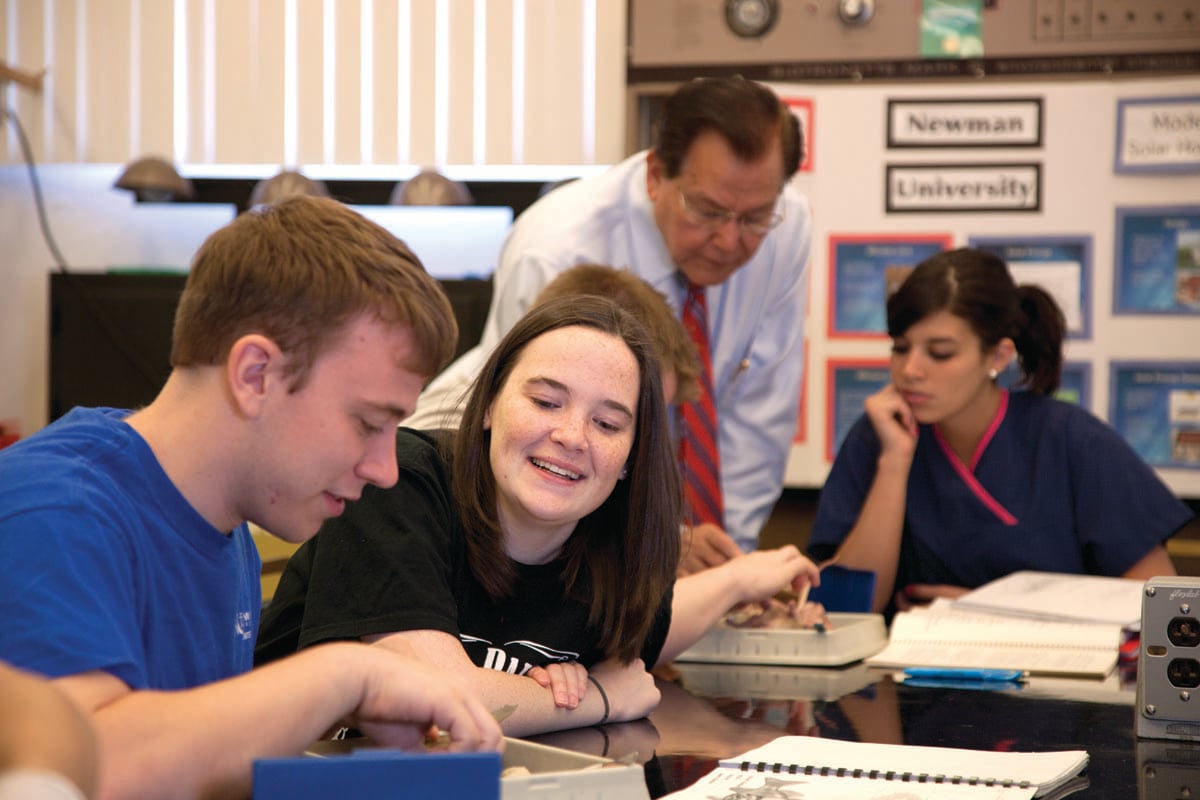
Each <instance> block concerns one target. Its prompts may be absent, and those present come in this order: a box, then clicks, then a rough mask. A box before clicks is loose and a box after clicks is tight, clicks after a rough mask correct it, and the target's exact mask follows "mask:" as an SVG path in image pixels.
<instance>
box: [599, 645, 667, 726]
mask: <svg viewBox="0 0 1200 800" xmlns="http://www.w3.org/2000/svg"><path fill="white" fill-rule="evenodd" d="M590 675H591V676H592V678H593V679H594V680H595V681H596V682H597V683H599V684H600V685H601V686H603V687H604V694H605V695H606V696H607V697H608V719H607V720H605V721H606V722H628V721H629V720H632V719H641V718H642V717H645V716H646V715H647V714H649V713H650V712H651V711H653V710H654V708H655V706H657V705H658V701H659V700H660V699H661V697H662V695H661V693H660V692H659V690H658V687H657V686H656V685H655V684H654V676H653V675H651V674H650V673H649V672H647V671H646V664H645V663H644V662H643V661H642V660H641V659H640V658H635V659H634V660H633V661H631V662H629V663H628V664H621V663H620V662H618V661H613V660H609V661H601V662H600V663H599V664H596V665H594V666H593V667H592V669H591V672H590Z"/></svg>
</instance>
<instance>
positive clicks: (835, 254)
mask: <svg viewBox="0 0 1200 800" xmlns="http://www.w3.org/2000/svg"><path fill="white" fill-rule="evenodd" d="M952 241H953V239H952V237H951V236H950V235H949V234H929V235H912V236H909V235H896V236H891V235H887V234H882V235H878V236H874V235H871V236H868V235H841V236H839V235H833V236H830V237H829V265H830V268H829V279H830V282H831V286H830V290H829V302H830V304H831V308H830V310H829V336H830V337H831V338H833V337H837V336H847V337H855V336H857V337H883V336H886V335H887V309H886V305H887V298H888V297H889V296H890V295H891V293H892V292H893V291H895V289H896V287H897V286H899V285H900V283H902V282H903V280H904V278H905V277H907V276H908V273H909V272H911V271H912V268H913V267H915V266H916V265H917V264H918V263H920V262H921V261H923V260H925V259H926V258H929V257H930V256H932V255H936V254H937V253H940V252H942V251H943V250H946V249H948V248H949V247H950V246H951V242H952Z"/></svg>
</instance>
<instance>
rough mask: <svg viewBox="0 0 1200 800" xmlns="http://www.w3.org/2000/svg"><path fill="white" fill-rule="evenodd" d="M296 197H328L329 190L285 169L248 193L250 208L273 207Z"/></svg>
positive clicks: (260, 182) (318, 182)
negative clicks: (281, 201) (284, 200)
mask: <svg viewBox="0 0 1200 800" xmlns="http://www.w3.org/2000/svg"><path fill="white" fill-rule="evenodd" d="M296 195H311V196H313V197H329V189H328V188H327V187H326V186H325V183H324V182H323V181H315V180H313V179H312V178H306V177H305V176H303V175H301V174H300V173H299V172H297V171H295V170H291V169H285V170H284V171H282V172H280V173H279V174H278V175H276V176H275V177H274V178H265V179H263V180H261V181H259V182H258V183H257V184H255V186H254V191H252V192H251V193H250V207H251V208H253V207H254V206H263V205H267V206H269V205H274V204H275V203H278V202H279V201H280V200H283V199H285V198H288V197H295V196H296Z"/></svg>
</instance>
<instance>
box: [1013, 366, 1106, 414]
mask: <svg viewBox="0 0 1200 800" xmlns="http://www.w3.org/2000/svg"><path fill="white" fill-rule="evenodd" d="M1020 377H1021V373H1020V370H1019V369H1018V368H1017V365H1016V362H1015V361H1014V362H1013V363H1012V364H1010V365H1009V367H1008V369H1006V370H1004V372H1001V373H1000V375H999V377H998V378H997V379H996V382H997V383H998V384H999V385H1000V386H1003V387H1004V388H1005V389H1009V390H1012V391H1021V389H1020V388H1019V387H1017V386H1016V383H1017V380H1018V379H1019V378H1020ZM1054 396H1055V397H1056V398H1058V399H1059V400H1063V401H1065V402H1067V403H1074V404H1075V405H1077V406H1082V407H1083V408H1086V409H1088V410H1089V411H1092V410H1094V407H1093V404H1092V365H1091V362H1088V361H1068V362H1066V363H1064V364H1063V367H1062V376H1061V378H1060V379H1059V383H1058V391H1056V392H1055V393H1054Z"/></svg>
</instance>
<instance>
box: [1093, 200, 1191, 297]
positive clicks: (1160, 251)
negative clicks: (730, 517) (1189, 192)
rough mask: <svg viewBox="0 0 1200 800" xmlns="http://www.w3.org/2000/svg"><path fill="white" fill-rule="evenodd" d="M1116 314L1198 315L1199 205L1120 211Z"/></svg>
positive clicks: (1115, 287) (1119, 209) (1117, 225)
mask: <svg viewBox="0 0 1200 800" xmlns="http://www.w3.org/2000/svg"><path fill="white" fill-rule="evenodd" d="M1114 263H1115V265H1116V273H1117V274H1116V276H1115V277H1116V280H1115V282H1114V287H1113V313H1114V314H1183V315H1200V206H1152V207H1143V208H1118V209H1117V222H1116V256H1115V258H1114Z"/></svg>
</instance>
